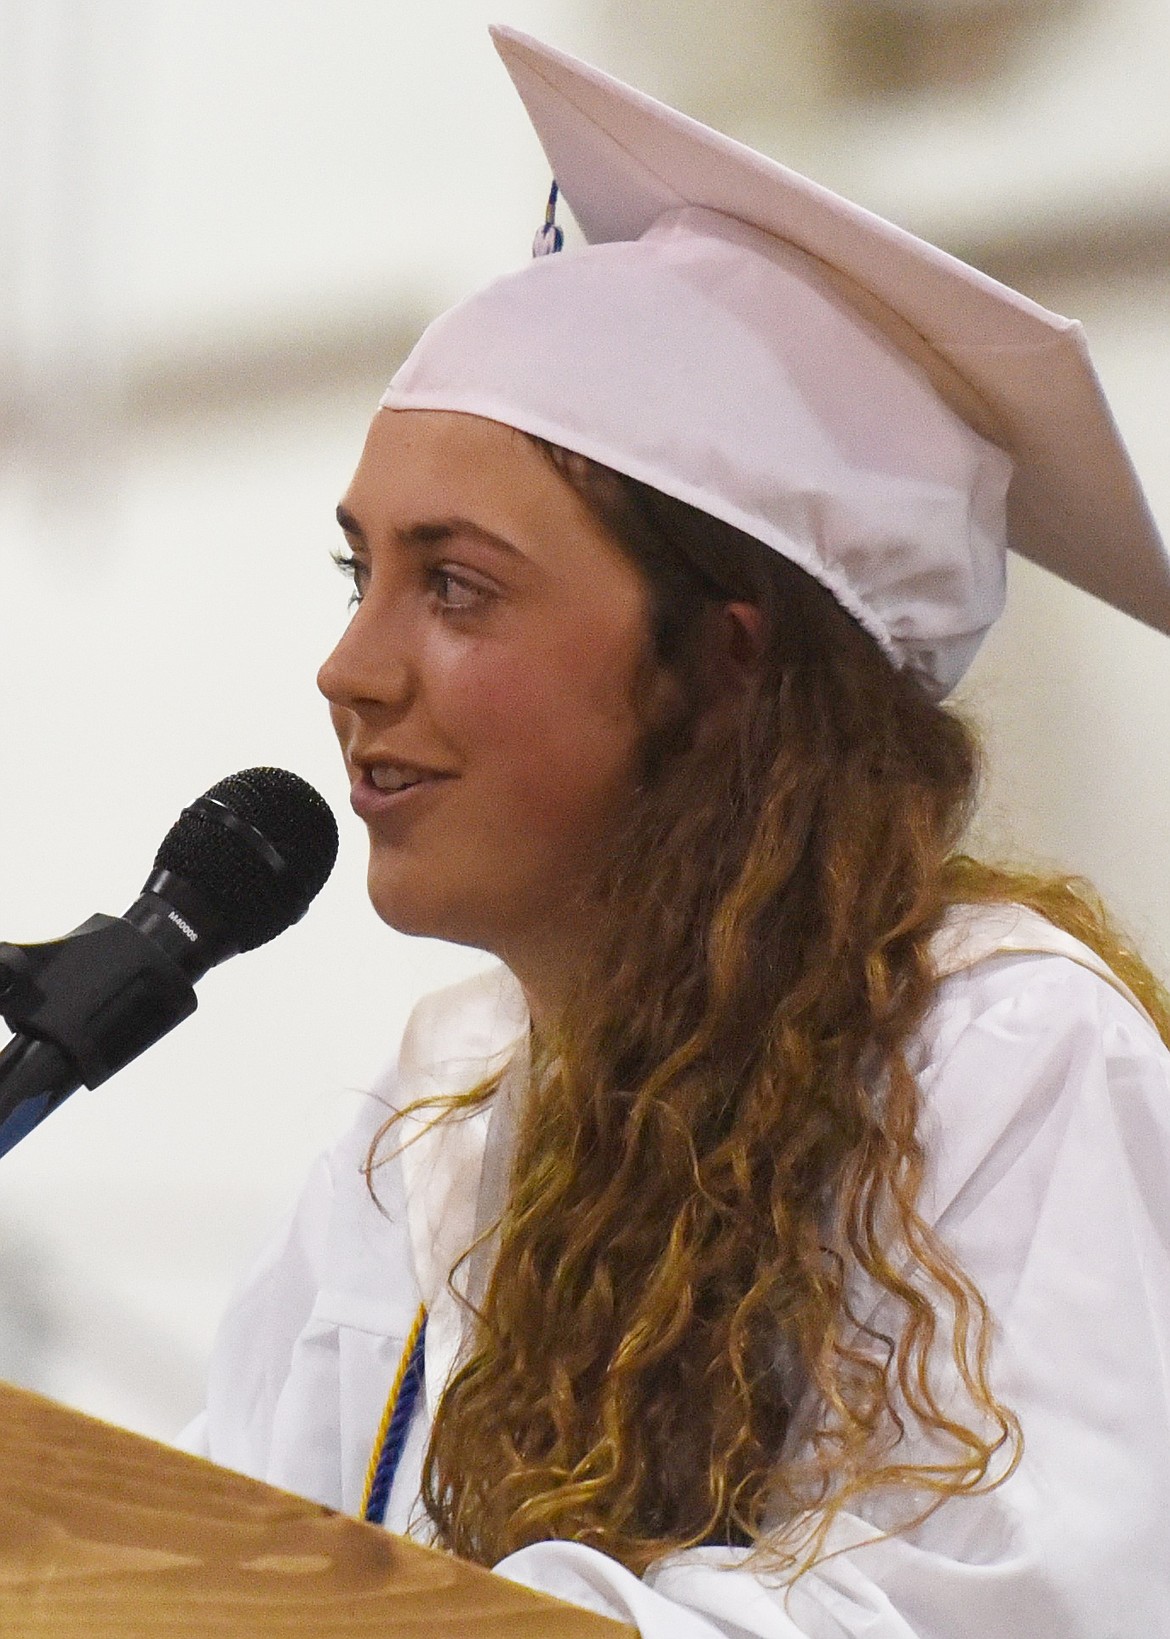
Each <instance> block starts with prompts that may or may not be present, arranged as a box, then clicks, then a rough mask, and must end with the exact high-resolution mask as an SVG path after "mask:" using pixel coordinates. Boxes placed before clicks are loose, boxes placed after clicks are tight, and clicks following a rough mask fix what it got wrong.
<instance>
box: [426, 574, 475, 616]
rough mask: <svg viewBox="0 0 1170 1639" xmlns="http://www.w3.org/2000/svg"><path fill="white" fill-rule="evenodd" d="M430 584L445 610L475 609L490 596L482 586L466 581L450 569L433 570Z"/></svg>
mask: <svg viewBox="0 0 1170 1639" xmlns="http://www.w3.org/2000/svg"><path fill="white" fill-rule="evenodd" d="M430 582H431V587H432V589H433V590H434V593H435V595H436V597H437V598H438V600H439V603H440V604H441V606H442V607H443V608H444V609H456V610H463V609H475V608H477V607H478V606H479V604H481V603H482V602H483V600H484V599H485V598H486V597H487V595H488V594H487V592H486V591H485V590H484V588H483V587H482V586H476V585H474V584H473V583H472V582H471V581H469V580H464V579H463V578H462V577H461V576H459V575H456V574H453V573H452V572H451V570H449V569H438V568H436V569H432V570H431V572H430Z"/></svg>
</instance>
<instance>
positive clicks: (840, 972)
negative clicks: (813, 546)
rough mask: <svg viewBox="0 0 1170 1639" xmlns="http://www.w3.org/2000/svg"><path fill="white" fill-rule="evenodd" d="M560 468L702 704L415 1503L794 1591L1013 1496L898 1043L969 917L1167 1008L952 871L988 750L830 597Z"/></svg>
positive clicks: (519, 1170) (989, 879)
mask: <svg viewBox="0 0 1170 1639" xmlns="http://www.w3.org/2000/svg"><path fill="white" fill-rule="evenodd" d="M538 442H539V441H538ZM540 447H541V448H542V449H543V450H544V452H545V453H546V455H547V457H548V459H549V460H550V461H552V462H553V463H554V464H555V466H556V467H557V469H558V470H559V471H560V473H561V474H562V476H563V477H564V479H565V480H566V482H568V483H569V484H570V485H571V486H572V487H573V489H574V490H575V491H576V492H577V494H578V495H579V496H580V498H581V499H582V500H583V502H584V504H585V505H586V506H587V507H588V508H589V509H590V511H591V512H592V514H593V515H594V516H595V517H596V518H597V519H598V520H599V521H600V522H601V523H602V524H603V525H604V527H605V528H606V529H607V530H608V532H609V533H610V534H611V535H612V537H613V538H614V539H615V540H616V541H617V542H618V543H619V544H620V546H621V547H622V548H623V549H624V550H625V551H626V552H627V553H628V554H629V556H630V558H631V559H632V561H633V562H634V563H635V564H636V565H637V566H638V567H639V568H640V569H641V571H642V573H643V575H644V576H645V579H646V583H647V585H648V587H649V591H650V605H651V627H652V633H651V637H652V651H653V659H654V661H655V662H657V663H659V664H661V665H663V666H665V667H667V668H669V670H670V671H671V673H672V674H673V675H674V677H675V678H676V680H677V682H678V685H679V689H678V697H679V705H678V709H677V711H676V712H675V713H674V714H673V716H672V718H671V720H670V721H669V722H667V723H666V724H662V723H661V722H659V723H657V724H655V725H654V726H653V728H648V729H647V734H646V741H645V755H644V759H643V761H644V768H643V776H642V779H641V781H640V783H639V786H638V788H637V790H636V791H635V792H634V793H633V795H632V798H631V802H630V806H629V811H628V814H627V815H626V816H625V819H624V822H623V825H622V829H621V834H620V835H619V836H617V837H615V839H614V843H613V848H612V852H611V854H610V856H609V858H608V859H607V861H606V863H605V865H604V866H603V868H602V870H601V873H600V878H599V880H598V881H597V882H595V883H594V884H592V885H591V889H590V896H591V900H592V905H591V911H592V913H593V914H592V915H591V916H590V918H589V925H590V927H592V928H594V929H595V930H596V934H595V936H594V937H592V939H591V941H590V942H588V943H587V944H586V945H585V946H583V948H582V949H581V951H580V960H579V965H578V970H577V980H576V986H575V990H574V993H573V995H572V996H571V997H570V998H569V999H568V1002H567V1005H566V1007H565V1009H564V1012H563V1014H562V1016H561V1017H560V1018H559V1020H558V1023H557V1026H556V1028H555V1033H554V1034H553V1035H552V1036H550V1037H549V1038H548V1039H545V1040H543V1041H540V1042H538V1043H537V1044H536V1052H535V1055H534V1064H533V1069H532V1073H531V1079H530V1084H529V1086H528V1088H527V1093H526V1097H525V1100H524V1105H523V1112H522V1117H521V1121H520V1126H519V1132H518V1137H517V1145H516V1153H515V1160H514V1168H513V1174H512V1178H511V1185H510V1192H509V1196H508V1200H507V1205H506V1208H505V1210H504V1214H503V1217H502V1220H501V1222H500V1224H499V1226H498V1231H497V1233H498V1252H497V1254H496V1257H495V1261H494V1270H493V1273H492V1275H491V1278H490V1282H489V1284H488V1287H487V1290H486V1293H485V1294H484V1296H483V1298H482V1302H481V1304H480V1306H479V1308H478V1310H477V1311H476V1313H475V1315H474V1323H473V1336H472V1341H471V1346H470V1352H469V1354H468V1355H467V1356H466V1358H465V1361H464V1363H463V1364H462V1365H461V1367H460V1368H459V1370H458V1371H457V1372H456V1374H455V1376H454V1378H453V1380H452V1382H451V1384H450V1385H449V1387H448V1388H447V1390H446V1393H445V1394H444V1396H443V1399H442V1402H441V1404H440V1405H439V1407H438V1411H437V1414H436V1418H435V1424H434V1429H433V1432H432V1436H431V1442H430V1448H429V1450H428V1453H427V1457H426V1463H425V1469H424V1476H423V1500H424V1504H425V1507H426V1509H427V1512H428V1514H429V1516H430V1518H431V1520H432V1521H433V1523H434V1525H435V1527H436V1529H437V1534H438V1538H439V1540H440V1541H441V1542H442V1543H444V1544H445V1545H446V1546H447V1547H449V1548H451V1549H452V1550H454V1551H455V1552H457V1553H459V1554H461V1555H463V1556H465V1557H467V1558H469V1559H473V1560H477V1561H480V1562H481V1563H484V1564H489V1565H490V1564H494V1563H495V1562H496V1561H498V1560H499V1559H501V1558H502V1557H503V1556H504V1555H506V1554H508V1553H510V1552H512V1551H514V1550H515V1549H518V1548H520V1547H522V1546H524V1545H525V1544H528V1543H530V1542H533V1541H537V1540H540V1539H544V1538H550V1537H552V1538H563V1539H572V1540H574V1541H578V1542H583V1543H587V1544H590V1545H592V1546H594V1547H597V1548H599V1549H602V1550H603V1551H604V1552H606V1553H608V1554H610V1555H613V1556H614V1557H615V1558H616V1559H618V1560H620V1561H622V1562H623V1563H624V1564H625V1565H627V1566H628V1567H630V1568H631V1569H632V1570H634V1571H636V1572H641V1571H642V1570H644V1569H645V1567H646V1566H647V1565H648V1564H649V1563H650V1562H651V1561H653V1560H655V1559H657V1558H658V1557H659V1556H661V1555H662V1554H664V1553H666V1552H669V1551H671V1550H675V1549H680V1548H685V1547H688V1546H692V1545H695V1544H699V1543H732V1544H754V1545H756V1546H757V1547H758V1548H760V1549H761V1550H762V1551H766V1552H767V1554H768V1555H769V1557H770V1559H771V1560H772V1561H773V1562H775V1563H776V1564H777V1565H779V1566H786V1567H787V1568H788V1569H789V1571H790V1572H791V1571H795V1570H799V1569H802V1568H804V1567H806V1566H807V1565H809V1564H811V1563H813V1562H814V1561H815V1559H816V1558H817V1557H818V1556H819V1555H820V1554H821V1553H822V1552H823V1551H825V1542H826V1538H827V1536H828V1533H829V1530H830V1528H831V1525H832V1522H833V1520H834V1518H835V1517H836V1516H837V1515H838V1514H839V1513H840V1512H841V1510H843V1509H845V1508H846V1507H848V1506H849V1505H850V1504H851V1503H853V1502H854V1501H856V1500H857V1499H859V1498H862V1497H866V1496H868V1497H871V1498H873V1497H879V1496H881V1497H883V1498H884V1499H885V1502H884V1503H883V1504H882V1505H881V1506H882V1508H883V1517H885V1516H888V1514H889V1512H890V1510H889V1506H888V1504H889V1503H890V1501H891V1499H892V1502H893V1505H894V1509H893V1511H894V1513H895V1514H896V1515H899V1519H900V1522H901V1523H905V1524H908V1523H911V1522H913V1521H914V1520H915V1519H920V1518H922V1517H924V1515H925V1514H926V1513H928V1512H930V1510H931V1509H932V1508H933V1507H937V1506H938V1504H939V1503H940V1502H941V1501H943V1500H945V1499H946V1498H950V1497H957V1496H960V1495H963V1494H968V1493H972V1492H978V1491H982V1490H985V1489H988V1488H990V1487H991V1486H993V1485H995V1484H997V1483H1000V1482H1001V1481H1002V1479H1003V1478H1004V1477H1005V1476H1006V1474H1007V1473H1008V1472H1010V1470H1011V1468H1012V1466H1013V1465H1014V1463H1015V1461H1016V1460H1017V1458H1018V1454H1019V1450H1020V1432H1019V1429H1018V1427H1017V1424H1016V1421H1015V1418H1014V1417H1013V1414H1012V1412H1011V1410H1010V1409H1009V1408H1008V1407H1006V1406H1004V1405H1002V1404H1001V1403H1000V1402H999V1400H998V1398H997V1396H996V1393H995V1389H994V1385H993V1382H992V1380H991V1376H990V1372H989V1363H990V1349H991V1341H992V1322H991V1317H990V1316H989V1314H988V1310H987V1307H986V1305H985V1303H984V1301H983V1298H982V1297H981V1295H980V1293H979V1291H978V1290H977V1288H976V1286H975V1285H974V1284H973V1282H972V1280H971V1279H970V1278H969V1276H968V1275H967V1274H966V1273H965V1272H964V1271H963V1270H962V1269H961V1268H960V1267H959V1266H958V1264H957V1262H956V1259H955V1258H954V1256H953V1255H952V1254H951V1252H950V1251H949V1250H948V1249H947V1247H946V1245H945V1244H944V1243H943V1241H942V1240H941V1239H940V1238H939V1237H938V1236H937V1235H936V1234H935V1233H934V1231H933V1229H932V1228H931V1227H930V1225H929V1224H928V1223H926V1222H925V1221H924V1219H923V1218H922V1216H921V1215H920V1213H919V1210H918V1204H917V1203H918V1198H919V1193H920V1187H921V1184H922V1180H923V1175H924V1167H925V1157H924V1153H923V1146H922V1140H921V1138H920V1134H919V1111H920V1094H919V1089H918V1086H917V1083H916V1081H915V1077H914V1075H913V1073H912V1070H911V1067H910V1063H909V1051H910V1049H911V1045H912V1040H913V1038H914V1036H915V1032H916V1031H917V1030H918V1029H919V1027H920V1025H921V1024H922V1021H923V1018H924V1015H925V1013H926V1011H927V1009H928V1007H929V1006H930V1002H931V998H932V995H933V993H934V990H935V986H936V983H937V976H936V973H935V970H934V968H933V966H932V961H931V949H930V947H931V939H932V937H933V936H934V934H935V933H936V931H937V930H938V928H939V926H940V924H941V922H942V919H943V917H944V916H945V914H946V912H947V910H948V908H949V907H950V906H952V905H954V904H955V903H957V902H960V901H972V900H1012V901H1017V902H1021V903H1024V904H1027V905H1030V906H1032V907H1034V908H1036V909H1038V910H1040V911H1041V912H1042V913H1043V914H1045V915H1047V916H1049V917H1050V918H1051V919H1052V920H1053V921H1055V922H1057V923H1059V924H1060V925H1062V926H1064V927H1066V928H1068V929H1070V931H1072V932H1074V933H1076V934H1077V935H1078V936H1079V937H1080V938H1082V939H1083V940H1085V941H1086V942H1087V943H1088V944H1089V945H1091V946H1093V947H1095V948H1096V949H1097V950H1098V951H1100V952H1101V953H1102V954H1103V955H1104V956H1105V958H1106V959H1107V960H1108V961H1109V962H1110V963H1111V964H1112V966H1113V967H1114V969H1115V970H1116V971H1117V972H1118V974H1119V975H1120V976H1121V977H1122V978H1123V979H1125V980H1126V981H1127V982H1128V983H1129V985H1130V986H1131V987H1132V988H1133V990H1134V991H1135V992H1137V994H1138V995H1139V996H1140V998H1141V999H1142V1001H1143V1002H1144V1003H1145V1005H1146V1007H1147V1008H1148V1009H1149V1011H1150V1012H1151V1014H1152V1015H1153V1016H1154V1017H1155V1019H1156V1020H1157V1022H1158V1023H1159V1026H1160V1028H1161V1029H1162V1030H1163V1033H1164V1034H1165V1035H1166V1036H1167V1038H1168V1039H1170V1005H1168V1002H1167V997H1166V995H1165V993H1164V992H1163V990H1162V989H1161V988H1160V986H1159V985H1158V983H1157V981H1156V980H1155V979H1154V977H1153V975H1152V974H1151V973H1150V971H1149V969H1148V968H1146V967H1145V966H1144V964H1143V963H1142V962H1141V961H1140V959H1139V958H1138V957H1137V956H1135V955H1134V954H1133V953H1132V952H1131V951H1130V950H1129V949H1128V948H1127V947H1126V946H1125V945H1124V943H1123V941H1122V940H1121V939H1120V937H1119V936H1118V935H1117V934H1116V933H1115V932H1114V931H1113V929H1112V928H1111V926H1110V925H1109V923H1108V921H1107V919H1106V918H1105V916H1104V913H1103V912H1102V910H1101V907H1100V906H1099V904H1098V903H1097V902H1096V900H1095V899H1094V897H1093V896H1092V894H1091V892H1090V891H1089V890H1088V889H1087V888H1086V887H1085V886H1084V885H1083V884H1079V883H1078V882H1076V881H1075V880H1069V879H1064V878H1052V879H1047V878H1043V877H1036V876H1022V875H1020V874H1018V873H1012V872H1010V871H1006V870H996V869H992V868H990V867H986V866H983V865H980V864H979V863H977V862H976V861H975V860H973V859H970V858H968V857H965V856H962V855H959V854H957V853H956V849H957V848H958V845H959V842H960V839H961V837H962V834H963V831H964V827H965V825H966V822H967V820H968V817H969V814H970V812H971V808H972V804H973V800H974V795H975V789H976V784H977V777H978V757H977V751H976V746H975V743H974V740H973V737H972V734H971V732H970V731H969V729H968V728H967V727H966V725H965V724H964V723H963V721H962V720H961V719H960V718H958V717H957V716H956V715H954V714H953V713H951V712H950V711H948V710H946V709H944V708H942V707H940V706H938V705H936V704H934V703H932V702H931V700H930V699H929V698H928V697H927V695H926V693H925V692H924V691H923V689H922V688H921V687H920V686H919V684H918V683H917V682H916V681H915V679H914V678H913V677H912V676H910V675H907V674H905V673H899V672H897V671H895V670H894V668H893V667H892V666H891V665H890V664H889V663H888V661H887V660H886V659H885V657H884V656H883V655H882V654H881V653H880V652H879V650H878V648H877V646H876V644H875V643H874V642H873V641H872V640H871V638H870V637H869V636H868V635H867V634H866V633H865V632H864V631H862V629H861V628H860V627H859V626H858V625H857V624H856V623H855V622H854V621H853V619H852V618H851V617H850V616H849V615H848V614H847V613H846V612H845V611H844V610H843V609H842V608H841V607H840V606H839V605H838V604H837V602H836V601H835V600H834V599H833V598H832V597H831V596H830V595H829V593H827V592H826V591H825V590H824V589H823V588H822V587H821V586H820V585H818V584H817V583H816V582H815V581H813V580H812V579H811V578H810V577H808V576H807V575H806V574H804V573H803V572H802V571H801V570H799V569H797V568H796V567H794V566H793V565H792V564H790V563H789V562H787V561H786V560H785V559H784V558H782V557H780V556H779V555H777V554H775V553H773V552H770V551H768V550H767V549H766V548H764V547H762V546H761V545H760V544H759V543H758V542H756V541H754V540H752V539H750V538H749V537H747V536H745V535H743V534H741V533H740V532H738V531H737V530H735V529H732V528H730V527H729V526H727V525H725V524H722V523H720V522H718V521H716V520H713V519H712V518H710V517H708V516H707V515H705V514H703V513H701V512H698V511H696V510H694V509H693V508H691V507H689V506H686V505H684V504H683V503H681V502H678V501H675V500H672V499H670V498H668V497H666V496H663V495H661V494H660V493H658V492H657V491H655V490H652V489H649V488H647V487H646V486H644V485H642V484H639V483H637V482H635V481H633V480H631V479H628V478H625V477H622V476H620V475H618V474H616V473H613V472H611V471H610V470H609V469H607V468H604V467H600V466H598V465H597V464H595V463H593V462H590V461H588V460H586V459H584V458H583V457H580V456H577V455H573V454H570V453H567V452H565V451H563V450H560V449H558V448H556V447H553V446H550V445H547V444H541V445H540ZM738 599H742V600H747V601H749V602H751V603H752V604H754V605H756V606H758V607H759V609H760V610H761V611H762V613H763V617H764V621H763V624H764V637H763V640H762V653H761V656H760V658H759V661H758V664H757V665H756V667H755V668H754V671H753V674H752V676H751V679H750V681H749V682H748V683H747V685H746V692H745V693H744V695H743V697H742V698H741V700H740V702H739V709H738V710H736V711H734V712H722V713H720V712H713V711H711V710H709V709H708V708H709V707H710V705H711V701H712V680H711V675H710V666H709V664H708V660H707V650H708V648H709V645H708V643H707V634H708V633H709V622H710V618H711V614H712V611H713V610H717V609H718V608H719V607H720V606H721V605H723V604H725V603H726V602H727V601H729V600H738ZM490 1093H491V1087H490V1086H485V1087H483V1088H480V1089H475V1090H472V1091H471V1092H470V1093H469V1094H468V1095H467V1097H466V1098H464V1099H461V1100H456V1101H454V1104H455V1105H456V1106H457V1107H455V1108H449V1109H448V1110H447V1111H446V1112H445V1113H444V1114H442V1115H441V1116H440V1118H441V1119H457V1118H458V1116H459V1114H460V1111H461V1109H466V1108H468V1107H469V1106H471V1105H474V1104H476V1103H477V1102H479V1101H481V1100H482V1099H483V1098H485V1097H488V1096H490ZM861 1292H868V1293H869V1295H870V1300H869V1301H868V1302H867V1303H866V1304H865V1308H864V1312H862V1305H861V1303H860V1301H859V1298H858V1294H859V1293H861ZM875 1295H876V1297H877V1298H878V1299H880V1300H881V1306H880V1311H879V1312H880V1313H881V1314H882V1315H883V1316H884V1319H883V1322H882V1325H881V1327H878V1326H877V1324H876V1323H875V1322H873V1321H871V1320H867V1319H866V1315H868V1314H870V1313H871V1312H872V1300H873V1298H874V1296H875ZM911 1431H913V1433H914V1435H915V1440H914V1447H913V1451H916V1452H917V1455H914V1454H913V1451H912V1449H911V1446H910V1441H909V1439H908V1435H909V1434H910V1433H911ZM923 1453H928V1455H923ZM899 1510H900V1513H899Z"/></svg>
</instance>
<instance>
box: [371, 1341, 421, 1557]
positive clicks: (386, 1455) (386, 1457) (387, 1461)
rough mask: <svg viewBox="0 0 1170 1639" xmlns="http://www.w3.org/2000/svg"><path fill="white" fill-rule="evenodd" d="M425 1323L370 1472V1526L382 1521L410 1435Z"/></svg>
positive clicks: (419, 1375) (419, 1382)
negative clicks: (371, 1478) (374, 1465)
mask: <svg viewBox="0 0 1170 1639" xmlns="http://www.w3.org/2000/svg"><path fill="white" fill-rule="evenodd" d="M426 1337H427V1323H426V1321H425V1320H424V1321H423V1323H422V1326H421V1327H420V1329H419V1334H418V1337H417V1338H416V1340H415V1345H414V1348H413V1349H412V1350H411V1352H410V1360H409V1362H408V1363H407V1367H406V1371H405V1373H404V1374H403V1378H402V1387H401V1388H400V1389H399V1391H398V1399H397V1402H396V1403H395V1406H394V1414H393V1416H392V1417H391V1418H390V1426H389V1428H388V1429H387V1430H386V1438H385V1439H384V1440H383V1442H382V1450H381V1453H380V1455H379V1457H378V1466H377V1468H376V1469H375V1470H374V1483H373V1484H372V1485H371V1487H370V1498H369V1501H368V1502H367V1503H366V1512H365V1518H366V1519H367V1521H368V1522H369V1523H370V1524H371V1525H381V1523H382V1521H383V1520H384V1519H385V1517H386V1504H387V1503H388V1502H389V1500H390V1488H391V1486H392V1485H393V1484H394V1476H395V1474H397V1472H398V1465H399V1463H400V1462H401V1461H402V1453H403V1451H404V1449H405V1447H406V1436H407V1434H408V1433H409V1432H410V1422H411V1418H412V1417H413V1415H414V1403H415V1401H416V1400H417V1399H418V1391H419V1389H420V1388H421V1387H422V1382H423V1350H424V1346H425V1344H426Z"/></svg>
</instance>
